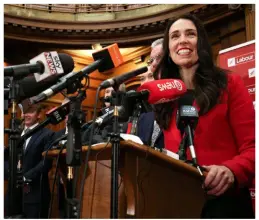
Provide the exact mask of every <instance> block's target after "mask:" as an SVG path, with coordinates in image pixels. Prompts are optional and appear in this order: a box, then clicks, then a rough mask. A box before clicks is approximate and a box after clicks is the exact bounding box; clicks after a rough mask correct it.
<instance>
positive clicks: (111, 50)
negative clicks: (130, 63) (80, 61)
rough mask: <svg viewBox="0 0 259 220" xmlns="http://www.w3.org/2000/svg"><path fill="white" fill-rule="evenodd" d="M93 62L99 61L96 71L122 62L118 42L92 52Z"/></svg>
mask: <svg viewBox="0 0 259 220" xmlns="http://www.w3.org/2000/svg"><path fill="white" fill-rule="evenodd" d="M92 56H93V58H94V60H95V62H98V61H99V62H100V64H101V65H100V64H99V65H98V71H99V72H104V71H107V70H110V69H113V68H115V67H117V66H119V65H121V64H122V63H123V58H122V55H121V53H120V50H119V47H118V44H117V43H116V44H112V45H110V46H108V47H105V48H103V49H101V50H99V51H97V52H94V53H93V54H92Z"/></svg>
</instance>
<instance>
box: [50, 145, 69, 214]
mask: <svg viewBox="0 0 259 220" xmlns="http://www.w3.org/2000/svg"><path fill="white" fill-rule="evenodd" d="M64 146H65V144H63V145H62V146H61V148H60V151H59V153H58V157H57V162H56V168H55V169H56V170H55V175H54V181H53V184H52V192H51V200H50V206H49V213H48V218H50V217H51V212H52V205H53V198H54V189H55V183H56V179H57V173H58V163H59V158H60V155H61V152H62V151H63V148H64Z"/></svg>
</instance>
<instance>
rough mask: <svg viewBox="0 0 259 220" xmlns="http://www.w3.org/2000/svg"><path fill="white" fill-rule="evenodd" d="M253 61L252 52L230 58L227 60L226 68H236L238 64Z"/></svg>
mask: <svg viewBox="0 0 259 220" xmlns="http://www.w3.org/2000/svg"><path fill="white" fill-rule="evenodd" d="M254 59H255V54H254V52H251V53H247V54H243V55H241V56H237V57H232V58H229V59H228V67H231V66H236V65H239V64H243V63H247V62H250V61H253V60H254Z"/></svg>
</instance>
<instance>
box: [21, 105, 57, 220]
mask: <svg viewBox="0 0 259 220" xmlns="http://www.w3.org/2000/svg"><path fill="white" fill-rule="evenodd" d="M40 111H41V107H40V106H39V105H33V106H31V107H30V108H29V109H28V110H26V112H24V125H25V127H24V130H23V132H22V135H23V134H25V133H26V132H27V131H28V130H31V129H33V128H34V127H36V126H37V125H38V124H39V119H40ZM52 137H53V132H52V131H50V130H49V129H47V128H42V129H40V130H39V131H37V132H36V133H34V134H33V135H32V136H31V137H29V138H27V139H26V142H25V143H24V146H23V147H24V158H23V172H24V180H25V182H26V183H27V184H25V187H24V197H23V199H24V214H25V217H26V218H47V216H48V207H49V201H50V187H49V179H48V172H49V170H50V168H51V166H52V163H51V162H52V161H51V160H45V163H44V164H43V158H42V153H43V152H44V151H45V150H46V149H47V148H48V147H49V144H50V143H51V142H52ZM41 175H43V176H42V182H41V183H40V181H41ZM40 187H42V193H41V188H40ZM39 214H40V215H39Z"/></svg>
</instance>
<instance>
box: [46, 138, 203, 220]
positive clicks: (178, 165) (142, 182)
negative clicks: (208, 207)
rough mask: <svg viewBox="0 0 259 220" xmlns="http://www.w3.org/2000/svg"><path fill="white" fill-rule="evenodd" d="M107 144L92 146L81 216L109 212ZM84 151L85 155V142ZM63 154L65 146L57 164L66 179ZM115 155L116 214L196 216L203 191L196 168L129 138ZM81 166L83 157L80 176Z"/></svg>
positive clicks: (102, 215)
mask: <svg viewBox="0 0 259 220" xmlns="http://www.w3.org/2000/svg"><path fill="white" fill-rule="evenodd" d="M111 147H112V145H111V144H110V143H109V144H108V145H107V144H106V143H101V144H97V145H94V146H92V149H91V155H90V160H89V170H88V176H87V178H86V181H85V188H84V189H85V190H84V196H83V202H82V212H81V218H91V217H92V218H109V217H110V187H111V183H110V182H111V170H110V169H109V166H110V158H111ZM82 151H83V153H84V154H83V158H85V153H86V152H87V151H88V147H87V146H84V147H83V150H82ZM58 153H59V150H51V151H49V153H48V156H51V157H56V156H57V155H58ZM65 153H66V150H63V151H62V156H61V163H62V164H63V165H62V166H61V169H60V172H61V174H62V176H63V178H64V182H65V176H66V172H67V171H66V166H65V157H64V156H65ZM119 158H120V162H119V170H120V174H119V175H120V181H122V184H121V185H120V188H119V217H120V218H200V214H201V210H202V207H203V205H204V202H205V194H204V191H203V189H202V178H201V176H200V174H199V172H198V171H197V170H196V168H194V167H192V166H190V165H188V164H186V163H184V162H182V161H179V160H176V159H173V158H172V157H169V156H167V155H166V154H164V153H161V152H159V151H157V150H154V149H152V148H150V147H148V146H145V145H140V144H136V143H134V142H132V141H121V142H120V157H119ZM96 159H97V160H98V162H97V164H95V163H96ZM104 161H106V162H104ZM104 163H105V164H104ZM84 165H85V163H84V161H83V163H82V166H81V168H80V171H79V172H80V174H79V175H80V177H82V175H83V174H82V172H83V169H84ZM95 175H96V176H95ZM94 177H96V180H95V181H94ZM79 181H80V182H81V179H80V178H79ZM80 182H79V183H80ZM77 185H78V186H79V184H77ZM78 188H79V187H78ZM93 191H94V193H93Z"/></svg>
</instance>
